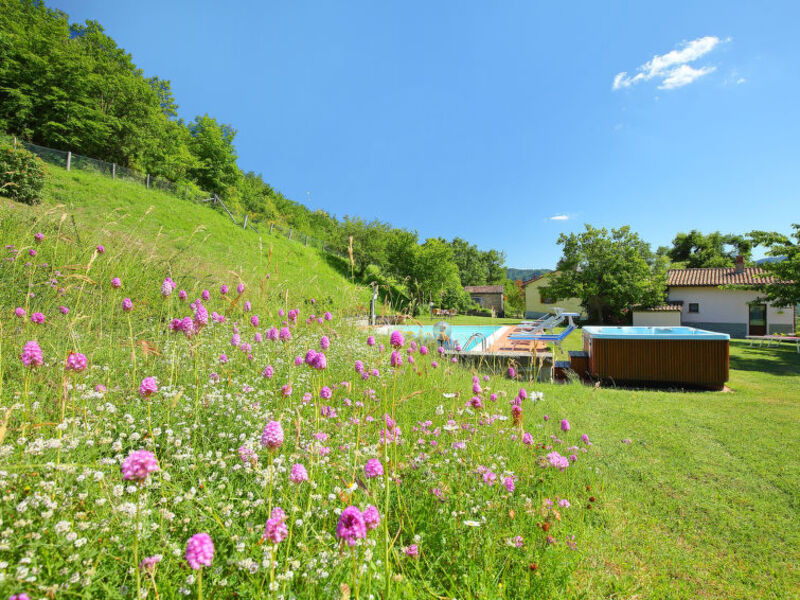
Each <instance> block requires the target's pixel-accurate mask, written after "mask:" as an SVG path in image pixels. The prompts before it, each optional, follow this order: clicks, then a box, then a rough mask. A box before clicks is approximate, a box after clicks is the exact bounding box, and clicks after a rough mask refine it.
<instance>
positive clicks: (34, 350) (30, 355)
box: [20, 340, 44, 367]
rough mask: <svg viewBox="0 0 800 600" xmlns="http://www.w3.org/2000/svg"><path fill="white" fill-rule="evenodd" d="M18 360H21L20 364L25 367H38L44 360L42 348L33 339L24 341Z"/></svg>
mask: <svg viewBox="0 0 800 600" xmlns="http://www.w3.org/2000/svg"><path fill="white" fill-rule="evenodd" d="M20 360H22V364H23V365H25V366H26V367H40V366H42V363H43V362H44V357H43V355H42V349H41V348H40V347H39V344H37V343H36V342H35V341H33V340H31V341H30V342H28V343H26V344H25V346H24V347H23V348H22V354H21V355H20Z"/></svg>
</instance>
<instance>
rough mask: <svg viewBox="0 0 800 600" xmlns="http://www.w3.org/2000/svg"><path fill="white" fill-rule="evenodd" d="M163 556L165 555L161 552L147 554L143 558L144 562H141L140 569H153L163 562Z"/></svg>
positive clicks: (149, 570)
mask: <svg viewBox="0 0 800 600" xmlns="http://www.w3.org/2000/svg"><path fill="white" fill-rule="evenodd" d="M162 558H163V557H162V556H161V555H160V554H154V555H153V556H146V557H145V558H143V559H142V562H140V563H139V570H140V571H148V572H151V571H153V570H154V569H155V568H156V565H157V564H158V563H160V562H161V559H162Z"/></svg>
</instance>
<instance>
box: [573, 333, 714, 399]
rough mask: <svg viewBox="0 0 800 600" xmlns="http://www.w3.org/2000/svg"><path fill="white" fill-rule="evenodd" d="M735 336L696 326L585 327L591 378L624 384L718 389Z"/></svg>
mask: <svg viewBox="0 0 800 600" xmlns="http://www.w3.org/2000/svg"><path fill="white" fill-rule="evenodd" d="M729 343H730V336H728V335H727V334H724V333H715V332H713V331H704V330H702V329H694V328H693V327H584V328H583V350H584V351H585V352H586V353H587V354H588V355H589V356H588V362H589V374H590V375H591V376H592V377H594V378H596V379H604V380H612V381H614V382H619V383H633V384H659V385H679V386H687V387H702V388H708V389H715V390H719V389H722V388H723V387H724V385H725V382H726V381H728V357H729V355H728V345H729Z"/></svg>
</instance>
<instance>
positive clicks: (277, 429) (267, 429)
mask: <svg viewBox="0 0 800 600" xmlns="http://www.w3.org/2000/svg"><path fill="white" fill-rule="evenodd" d="M281 444H283V427H281V424H280V422H279V421H270V422H269V423H267V424H266V425H265V426H264V431H263V432H261V445H262V446H264V447H266V448H270V449H271V450H274V449H276V448H280V447H281Z"/></svg>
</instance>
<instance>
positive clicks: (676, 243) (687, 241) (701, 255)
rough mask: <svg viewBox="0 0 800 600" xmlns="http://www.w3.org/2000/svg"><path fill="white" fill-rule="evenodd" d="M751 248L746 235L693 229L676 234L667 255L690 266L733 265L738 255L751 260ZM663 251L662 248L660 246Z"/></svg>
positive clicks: (660, 250) (674, 261)
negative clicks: (704, 231)
mask: <svg viewBox="0 0 800 600" xmlns="http://www.w3.org/2000/svg"><path fill="white" fill-rule="evenodd" d="M750 249H751V243H750V241H749V240H748V239H747V238H746V237H744V236H741V235H734V234H732V233H729V234H726V235H723V234H721V233H720V232H719V231H715V232H713V233H709V234H703V233H702V232H700V231H697V230H696V229H693V230H692V231H690V232H689V233H679V234H678V235H676V236H675V239H673V240H672V248H669V249H667V250H666V255H667V256H668V257H669V258H670V260H671V261H672V262H673V263H680V264H681V266H685V267H688V268H707V267H732V266H734V263H735V260H736V257H737V256H738V255H742V256H744V258H745V260H749V259H750ZM661 253H662V249H661V248H659V254H661ZM676 266H677V265H676Z"/></svg>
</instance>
